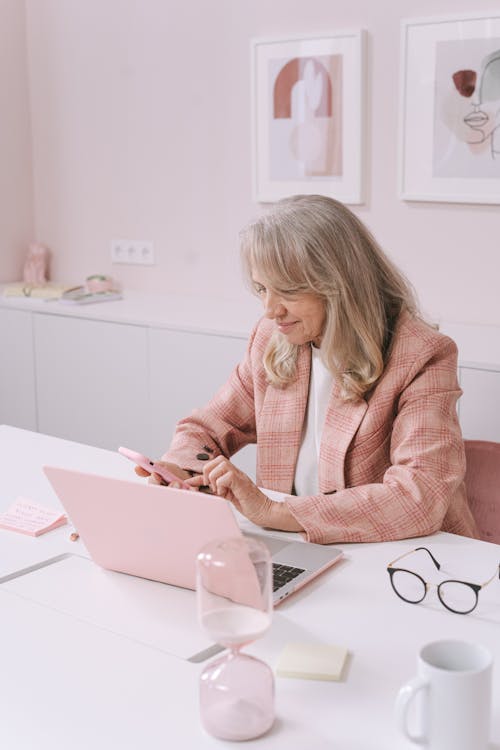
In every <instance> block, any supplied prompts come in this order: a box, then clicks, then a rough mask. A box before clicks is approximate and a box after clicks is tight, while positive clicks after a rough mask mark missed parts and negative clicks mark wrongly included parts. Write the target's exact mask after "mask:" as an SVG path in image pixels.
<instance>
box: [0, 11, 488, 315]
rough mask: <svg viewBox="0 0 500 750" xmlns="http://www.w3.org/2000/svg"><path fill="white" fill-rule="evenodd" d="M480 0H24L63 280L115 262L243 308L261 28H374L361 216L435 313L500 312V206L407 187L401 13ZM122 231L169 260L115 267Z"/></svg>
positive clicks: (47, 219)
mask: <svg viewBox="0 0 500 750" xmlns="http://www.w3.org/2000/svg"><path fill="white" fill-rule="evenodd" d="M10 5H12V3H10ZM474 5H475V3H471V2H470V0H419V2H418V3H417V2H416V1H415V0H379V1H378V2H376V3H374V2H373V0H350V2H349V3H345V2H341V1H340V0H308V2H307V3H304V2H303V0H273V2H269V0H210V2H207V1H206V0H168V1H167V0H86V1H84V0H43V2H40V0H26V7H27V33H28V53H29V54H28V57H29V77H30V91H31V106H32V119H33V148H34V184H35V209H36V210H35V216H36V232H37V236H38V238H39V239H40V240H41V241H44V242H46V243H48V244H49V245H50V246H51V248H52V249H53V252H54V263H53V268H54V273H55V275H56V276H57V277H58V278H59V279H61V280H62V279H67V280H71V281H73V280H76V281H79V280H82V279H83V278H84V277H85V276H86V275H88V274H90V273H97V272H101V273H102V272H107V273H112V274H113V275H114V277H115V278H117V279H118V280H119V281H121V282H122V283H123V284H124V286H125V288H127V287H128V288H131V289H132V288H134V289H142V290H146V291H161V292H168V291H174V290H176V291H179V290H183V291H185V292H186V293H187V294H190V295H196V294H197V293H200V292H203V294H204V296H205V297H206V296H207V295H210V296H211V297H212V299H213V301H214V304H216V300H217V299H218V298H220V297H224V298H226V299H230V300H234V301H235V302H237V303H238V304H239V305H246V304H247V302H246V301H245V300H246V299H247V298H246V296H243V295H242V294H241V290H242V285H241V281H240V273H239V266H238V257H237V233H238V229H239V228H240V227H241V226H242V225H243V224H244V223H245V222H246V221H247V220H248V219H249V218H250V217H251V216H252V215H253V214H254V213H255V212H257V210H258V207H257V206H255V205H254V204H253V203H252V199H251V162H250V75H249V40H250V38H251V37H253V36H266V35H273V34H281V33H287V32H301V33H304V34H307V33H308V32H318V31H320V32H327V31H328V30H330V29H331V30H334V29H342V28H353V27H363V28H365V29H366V30H367V31H368V36H369V40H368V71H369V72H368V90H367V101H368V107H367V110H368V121H367V128H368V153H367V160H366V180H367V191H366V192H367V202H366V204H365V205H364V206H361V207H357V208H355V210H356V212H357V213H359V215H360V216H361V218H362V219H363V220H364V221H365V222H366V223H367V224H368V225H369V226H370V227H371V229H372V230H373V231H374V233H375V235H376V236H377V237H378V239H379V240H380V241H381V243H382V245H383V246H384V247H385V248H386V250H387V251H388V252H389V253H390V255H391V256H392V257H393V258H394V259H395V260H396V262H397V263H398V264H399V265H400V266H401V267H402V268H403V269H404V270H405V271H406V273H407V274H408V276H409V277H410V279H411V281H412V282H413V283H414V285H415V287H416V289H417V291H418V293H419V296H420V299H421V301H422V304H423V306H424V309H425V310H426V312H427V313H428V314H430V315H432V316H433V317H436V318H443V319H447V320H450V321H457V322H459V321H462V322H471V323H472V322H476V323H494V324H497V325H498V324H500V305H498V303H497V297H498V291H497V287H498V277H499V271H500V260H499V258H500V252H499V251H500V247H499V237H500V208H499V207H498V206H477V205H460V204H438V203H405V202H402V201H400V200H399V199H398V198H397V122H398V85H399V39H400V19H401V18H405V17H415V16H416V17H419V16H432V15H442V14H452V13H459V12H461V11H463V12H471V11H472V10H474ZM481 10H482V11H488V10H495V11H497V10H498V0H482V2H481ZM0 147H1V146H0ZM114 237H127V238H131V239H144V240H152V241H153V242H154V244H155V249H156V255H157V265H156V267H154V268H137V267H129V268H125V267H123V266H113V267H112V266H111V264H110V259H109V243H110V240H111V239H112V238H114ZM244 295H246V292H245V293H244ZM252 304H253V303H252Z"/></svg>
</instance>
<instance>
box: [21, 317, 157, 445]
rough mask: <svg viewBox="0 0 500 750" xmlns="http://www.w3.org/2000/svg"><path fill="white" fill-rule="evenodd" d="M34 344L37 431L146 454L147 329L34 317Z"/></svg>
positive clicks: (60, 318)
mask: <svg viewBox="0 0 500 750" xmlns="http://www.w3.org/2000/svg"><path fill="white" fill-rule="evenodd" d="M35 341H36V349H35V352H36V369H37V397H38V414H39V421H38V429H39V430H40V432H45V433H48V434H49V435H56V436H58V437H62V438H68V439H70V440H76V441H78V442H82V443H88V444H90V445H95V446H98V447H101V448H109V449H116V448H118V446H120V445H125V446H128V447H130V448H133V449H135V450H138V451H141V452H143V453H146V452H148V451H149V450H150V449H151V447H152V446H151V444H150V440H149V435H150V433H149V424H148V419H149V399H148V378H147V331H146V328H145V327H142V326H133V325H121V324H119V323H109V322H104V321H95V320H85V319H82V318H71V317H64V316H60V315H43V314H37V315H36V316H35Z"/></svg>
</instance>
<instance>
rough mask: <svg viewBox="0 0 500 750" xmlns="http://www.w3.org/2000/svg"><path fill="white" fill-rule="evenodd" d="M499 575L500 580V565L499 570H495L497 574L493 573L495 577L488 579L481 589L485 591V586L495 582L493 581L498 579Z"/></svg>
mask: <svg viewBox="0 0 500 750" xmlns="http://www.w3.org/2000/svg"><path fill="white" fill-rule="evenodd" d="M497 574H498V577H499V578H500V565H499V566H498V570H495V572H494V573H493V575H492V576H491V578H488V580H487V581H485V582H484V583H482V584H481V588H482V589H483V588H484V587H485V586H487V585H488V584H489V583H491V582H492V581H493V579H494V578H496V577H497Z"/></svg>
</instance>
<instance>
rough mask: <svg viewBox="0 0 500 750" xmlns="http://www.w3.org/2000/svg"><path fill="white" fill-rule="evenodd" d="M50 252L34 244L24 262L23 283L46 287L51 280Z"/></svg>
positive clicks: (43, 246) (31, 245)
mask: <svg viewBox="0 0 500 750" xmlns="http://www.w3.org/2000/svg"><path fill="white" fill-rule="evenodd" d="M49 254H50V253H49V250H48V248H47V247H45V245H41V244H39V243H38V242H32V243H31V244H30V246H29V249H28V254H27V256H26V260H25V262H24V269H23V281H24V283H25V284H30V285H32V286H44V285H45V284H46V283H47V281H48V279H49Z"/></svg>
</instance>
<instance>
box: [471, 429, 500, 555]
mask: <svg viewBox="0 0 500 750" xmlns="http://www.w3.org/2000/svg"><path fill="white" fill-rule="evenodd" d="M465 457H466V459H467V469H466V472H465V486H466V488H467V497H468V500H469V505H470V509H471V511H472V515H473V516H474V519H475V521H476V524H477V528H478V530H479V535H480V538H481V539H482V540H483V541H485V542H494V543H495V544H500V443H492V442H489V441H487V440H466V441H465Z"/></svg>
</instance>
